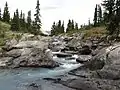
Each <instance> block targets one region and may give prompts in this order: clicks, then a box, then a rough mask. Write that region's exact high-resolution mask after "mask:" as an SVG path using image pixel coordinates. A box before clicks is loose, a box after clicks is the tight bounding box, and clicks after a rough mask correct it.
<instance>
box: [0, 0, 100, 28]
mask: <svg viewBox="0 0 120 90" xmlns="http://www.w3.org/2000/svg"><path fill="white" fill-rule="evenodd" d="M6 1H7V2H8V5H9V10H10V12H11V13H12V14H13V12H14V11H15V10H16V8H18V9H19V11H20V10H23V12H25V13H26V15H27V12H28V11H29V10H32V14H34V11H35V6H36V1H37V0H1V1H0V7H1V8H2V10H3V8H4V4H5V2H6ZM100 3H102V0H40V4H41V5H40V8H41V16H42V17H41V19H42V29H43V30H50V29H51V26H52V23H53V22H54V21H56V22H57V21H58V20H64V21H65V26H66V24H67V21H68V19H74V20H75V21H76V22H77V23H79V25H81V24H84V23H87V22H88V19H89V18H90V19H91V22H92V21H93V16H94V7H95V5H96V4H100Z"/></svg>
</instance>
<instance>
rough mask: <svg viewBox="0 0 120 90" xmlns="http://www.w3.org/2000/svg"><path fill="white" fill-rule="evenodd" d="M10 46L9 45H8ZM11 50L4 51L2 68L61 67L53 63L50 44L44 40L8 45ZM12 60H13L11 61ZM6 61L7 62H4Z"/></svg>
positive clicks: (1, 59) (1, 58) (1, 60)
mask: <svg viewBox="0 0 120 90" xmlns="http://www.w3.org/2000/svg"><path fill="white" fill-rule="evenodd" d="M8 44H9V45H8ZM8 44H7V46H9V47H10V48H9V50H8V48H7V49H4V52H3V53H2V55H1V57H0V62H1V67H3V66H5V67H7V68H19V67H45V68H54V67H56V66H59V64H58V63H56V62H55V61H53V54H52V51H51V50H49V49H48V42H46V41H45V40H44V39H41V40H39V41H38V40H33V41H24V40H22V41H20V42H17V43H16V42H15V43H12V44H11V43H8ZM11 58H12V59H11ZM4 59H5V60H4ZM3 60H4V62H3Z"/></svg>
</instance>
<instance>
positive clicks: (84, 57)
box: [76, 55, 92, 63]
mask: <svg viewBox="0 0 120 90" xmlns="http://www.w3.org/2000/svg"><path fill="white" fill-rule="evenodd" d="M91 59H92V56H91V55H79V56H78V58H77V59H76V61H77V62H79V63H85V62H88V61H90V60H91Z"/></svg>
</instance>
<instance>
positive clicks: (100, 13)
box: [98, 5, 102, 25]
mask: <svg viewBox="0 0 120 90" xmlns="http://www.w3.org/2000/svg"><path fill="white" fill-rule="evenodd" d="M101 23H102V9H101V6H100V5H98V24H99V25H100V24H101Z"/></svg>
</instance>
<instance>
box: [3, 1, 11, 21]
mask: <svg viewBox="0 0 120 90" xmlns="http://www.w3.org/2000/svg"><path fill="white" fill-rule="evenodd" d="M3 21H4V22H7V23H9V22H10V13H9V11H8V4H7V2H6V4H5V8H4V12H3Z"/></svg>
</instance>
